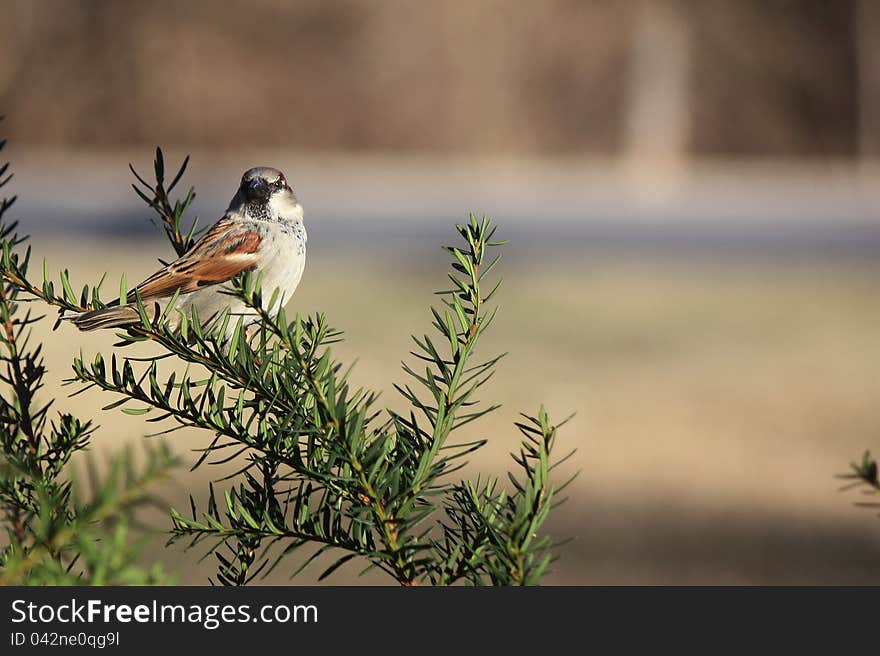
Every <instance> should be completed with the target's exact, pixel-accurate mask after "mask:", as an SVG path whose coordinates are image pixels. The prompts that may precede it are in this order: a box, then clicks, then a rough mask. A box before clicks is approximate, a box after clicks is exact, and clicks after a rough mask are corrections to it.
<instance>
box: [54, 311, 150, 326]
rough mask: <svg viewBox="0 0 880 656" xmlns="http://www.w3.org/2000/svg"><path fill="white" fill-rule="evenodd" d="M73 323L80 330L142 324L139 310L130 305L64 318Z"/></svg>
mask: <svg viewBox="0 0 880 656" xmlns="http://www.w3.org/2000/svg"><path fill="white" fill-rule="evenodd" d="M64 318H65V319H67V320H69V321H72V322H73V325H75V326H76V327H77V328H79V329H80V330H101V329H102V328H119V327H121V326H130V325H131V324H134V323H138V322H140V315H138V311H137V309H135V308H133V307H132V306H130V305H116V306H112V307H103V308H101V309H100V310H92V311H91V312H82V313H80V314H74V315H70V316H66V317H64Z"/></svg>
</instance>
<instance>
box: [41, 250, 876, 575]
mask: <svg viewBox="0 0 880 656" xmlns="http://www.w3.org/2000/svg"><path fill="white" fill-rule="evenodd" d="M154 246H155V248H154ZM71 247H72V248H73V249H74V252H75V253H76V255H75V256H73V257H66V256H65V257H64V259H66V260H67V265H68V266H69V268H70V269H71V271H72V272H73V273H74V279H75V280H76V281H78V282H87V281H88V282H92V281H93V280H95V279H97V278H98V277H99V275H100V273H102V272H103V271H104V270H107V271H109V274H110V275H109V278H108V280H110V281H116V280H118V279H119V275H120V274H121V273H122V271H123V270H125V271H126V273H127V276H128V280H129V281H132V280H134V279H135V278H137V277H138V276H140V275H143V274H146V273H148V272H149V271H150V270H151V269H152V268H153V266H154V264H155V260H154V259H153V258H152V257H147V256H145V253H146V252H155V253H157V254H160V253H161V252H163V251H161V250H157V249H160V248H161V247H160V246H159V245H158V242H153V241H151V242H150V247H149V248H146V247H143V246H138V245H136V244H134V243H132V242H123V241H120V242H104V243H100V242H90V243H71V242H67V243H64V244H62V243H61V242H60V241H59V240H57V239H55V240H52V239H43V240H42V241H38V242H37V243H36V244H35V248H36V255H37V256H38V257H40V256H42V255H43V254H46V255H48V258H49V261H50V263H51V264H52V265H53V268H54V266H57V265H58V264H59V263H60V262H61V259H62V257H63V253H66V252H69V251H68V249H69V248H71ZM62 248H63V249H64V251H62ZM372 255H373V256H372V257H367V256H366V255H365V253H364V252H363V251H355V250H353V249H350V250H347V251H345V252H338V251H337V252H334V254H333V255H329V254H322V256H321V257H320V258H313V259H312V261H311V262H310V264H309V267H308V269H307V273H306V277H305V279H304V281H303V284H302V286H301V288H300V290H299V291H298V292H297V295H296V297H295V299H294V301H293V303H292V304H291V307H292V308H293V309H296V310H297V311H301V312H313V311H317V310H322V311H325V312H326V313H327V314H328V316H329V318H330V319H331V321H332V323H333V324H334V325H336V326H338V327H340V328H342V329H344V330H345V332H346V334H347V341H346V342H345V343H344V344H342V345H340V346H339V347H338V349H337V351H338V354H339V356H340V357H341V358H342V359H343V361H345V362H350V361H352V360H354V359H355V358H356V359H357V365H356V367H355V369H354V373H353V379H354V381H355V382H357V383H359V384H364V385H369V386H371V387H373V388H376V389H381V390H383V391H384V394H385V398H386V400H388V401H389V402H396V401H395V400H394V397H393V394H394V393H393V389H392V387H391V383H392V382H393V381H396V380H400V378H401V376H402V373H401V372H400V369H399V362H400V360H401V358H402V357H403V356H404V355H405V354H406V351H407V350H408V346H407V342H408V335H409V333H410V332H413V331H424V330H426V329H427V327H428V316H429V315H428V313H427V304H428V303H429V302H431V300H432V297H431V294H430V292H431V291H432V290H433V289H435V288H436V287H437V286H438V285H440V286H442V284H443V282H442V281H443V273H444V261H443V259H442V258H441V257H439V256H438V257H437V258H436V259H434V260H427V261H425V260H421V261H419V262H416V261H414V260H413V259H411V258H408V257H406V256H405V255H401V254H396V255H395V254H393V253H390V252H389V253H382V254H378V255H381V257H376V255H377V254H375V253H373V254H372ZM503 274H504V276H505V284H504V288H503V293H502V294H501V295H500V296H499V302H500V304H501V311H500V313H499V315H498V318H497V323H496V324H495V325H494V327H493V329H492V330H491V332H490V333H489V334H487V336H486V343H485V345H484V346H483V353H485V354H489V353H490V352H491V353H494V352H499V351H507V352H509V353H510V355H509V356H508V357H507V358H506V359H505V360H503V361H502V363H501V365H500V371H499V374H498V375H497V376H496V378H495V379H494V380H493V381H492V382H491V383H490V384H489V385H488V386H487V388H486V390H485V392H484V398H486V399H489V400H492V401H498V402H501V403H503V408H502V409H501V410H499V411H497V412H496V413H495V414H494V415H492V416H490V417H488V418H486V419H484V420H482V421H481V422H478V423H477V424H476V425H472V427H469V429H468V431H467V432H468V435H462V436H461V437H462V438H465V437H468V436H486V437H489V438H490V442H489V445H488V446H487V447H485V449H484V450H483V451H482V452H480V453H479V454H477V455H476V457H475V458H474V459H473V461H472V464H471V466H470V470H471V471H476V470H481V471H492V472H499V473H500V472H502V471H503V468H504V467H506V465H507V460H506V459H507V454H508V452H509V451H510V450H511V449H512V448H514V447H515V445H516V442H517V437H516V432H515V431H514V429H513V427H512V425H511V424H512V421H513V420H514V419H515V418H516V415H517V412H519V411H529V412H532V411H534V410H536V409H537V407H538V404H539V403H541V402H544V403H545V404H546V406H547V407H548V409H549V410H550V412H551V413H552V415H553V416H554V417H556V418H559V419H561V418H562V417H563V416H565V415H567V414H568V413H570V412H577V415H576V416H575V418H574V419H573V420H572V421H571V423H570V424H569V425H568V426H566V427H565V428H564V430H563V432H562V436H561V440H560V445H561V448H562V449H565V448H567V447H572V448H574V447H576V448H577V454H576V456H575V458H574V459H573V461H572V463H573V464H572V466H571V467H570V468H569V469H568V471H573V470H574V469H580V470H581V474H580V477H579V478H578V479H577V480H576V481H575V483H574V484H573V485H572V486H571V488H570V489H569V496H570V500H569V501H568V503H567V504H565V505H563V506H562V507H560V508H559V509H558V510H557V511H556V515H555V516H553V517H552V519H551V521H550V523H549V530H550V531H551V533H553V534H554V535H555V536H558V537H560V538H562V537H567V536H573V537H574V538H575V539H574V540H573V541H572V542H570V543H568V544H566V545H565V546H564V547H563V548H562V549H561V550H560V556H561V558H560V560H559V561H558V562H557V563H556V564H555V566H554V570H553V573H552V574H551V575H550V576H549V577H548V578H547V582H548V583H555V584H573V583H578V584H594V583H604V584H638V583H643V584H653V583H666V584H689V583H705V584H711V583H715V584H720V583H746V584H762V583H774V584H778V583H837V584H845V583H874V584H876V583H880V570H878V567H877V555H878V554H880V531H878V530H877V529H878V525H877V524H876V521H875V520H874V519H873V518H872V516H871V514H870V511H865V510H859V509H856V508H853V507H852V505H851V503H852V502H853V501H854V500H857V499H858V497H857V495H856V494H855V493H849V494H846V495H844V494H841V493H838V491H837V489H838V487H839V481H836V480H835V479H834V474H836V473H840V472H842V471H845V469H846V465H847V463H848V462H849V461H850V460H851V459H853V458H854V457H857V456H859V455H860V454H861V452H862V451H863V450H864V449H865V448H868V447H872V446H873V447H880V430H878V428H880V416H878V413H877V410H876V408H877V399H880V375H878V371H880V367H878V365H880V340H878V339H877V327H878V325H880V323H878V320H880V306H878V304H877V289H878V283H880V268H877V267H875V266H872V265H869V264H868V263H866V262H865V261H855V260H846V261H805V260H797V259H789V260H784V261H781V260H774V261H761V260H752V261H744V260H742V259H740V260H736V261H734V260H729V261H722V262H717V261H716V262H713V261H711V260H709V259H702V260H699V259H698V260H692V261H681V262H679V261H673V259H672V258H666V259H662V260H661V259H655V260H650V259H644V258H635V257H632V258H621V259H615V258H605V259H602V260H599V261H593V262H592V263H585V262H582V261H579V259H578V258H574V257H571V256H566V257H564V258H563V259H561V260H560V259H557V258H553V257H541V258H534V259H532V260H525V259H520V260H518V261H514V262H512V263H509V265H508V266H504V267H503ZM115 284H116V283H115V282H111V283H110V286H109V287H108V289H109V288H112V287H113V286H115ZM48 328H49V326H48V325H46V326H45V327H44V329H45V330H48ZM111 341H112V336H111V335H108V334H98V335H80V334H78V333H76V332H75V331H74V330H73V328H72V327H70V326H66V325H65V326H63V327H62V328H61V329H60V330H59V332H57V333H55V334H53V335H52V337H51V338H50V339H49V340H48V341H47V343H46V358H47V362H48V365H49V367H50V369H51V372H50V376H51V381H53V382H52V385H50V386H49V388H48V389H47V390H46V392H45V393H46V394H47V395H56V396H57V404H58V407H59V408H62V409H64V408H74V409H76V411H77V412H78V413H80V414H81V415H87V416H88V415H93V416H95V417H96V418H97V420H98V421H99V423H100V424H101V426H102V428H101V430H100V431H99V433H98V435H97V437H96V439H95V441H94V450H95V451H97V452H103V451H106V450H110V449H115V448H118V447H120V446H121V445H123V444H131V443H138V442H140V441H141V439H142V435H144V434H145V433H147V432H149V431H150V430H154V428H155V427H154V426H150V427H149V428H148V427H147V424H145V423H144V421H143V418H140V417H129V416H126V415H123V414H121V413H120V412H119V411H118V410H117V411H110V412H101V411H98V410H97V408H98V407H100V406H101V405H103V404H105V403H108V402H109V401H110V399H109V398H107V397H106V396H102V395H98V394H95V393H91V392H90V393H88V394H86V395H83V396H78V397H76V398H74V399H69V398H67V397H66V394H67V393H68V392H69V391H70V388H64V389H63V390H61V389H58V388H57V387H54V386H55V385H57V383H58V381H60V380H61V379H62V378H64V377H66V376H67V375H68V373H69V361H70V359H71V356H72V354H73V353H74V352H75V351H76V350H78V349H79V348H83V349H84V351H85V352H86V353H87V354H90V353H94V352H95V351H96V350H97V349H104V351H105V352H106V350H108V349H109V344H110V343H111ZM207 437H208V436H207V435H205V434H201V433H198V432H194V431H191V432H178V433H174V434H172V435H171V436H170V438H168V439H170V440H171V441H172V442H173V443H174V445H175V448H176V449H177V450H178V451H179V452H180V453H181V454H183V455H184V458H185V459H186V460H188V461H189V462H192V458H193V456H192V454H191V453H189V451H188V449H192V448H194V447H197V446H199V445H204V444H205V443H206V442H207ZM216 474H217V472H215V471H212V470H211V469H209V468H203V469H200V470H197V471H196V472H188V471H187V470H186V468H182V469H181V470H180V472H179V474H178V476H177V477H176V478H175V479H174V480H173V481H172V482H171V483H170V484H169V485H168V486H166V487H165V488H164V489H163V490H162V491H161V494H162V497H163V498H164V499H165V500H167V501H168V502H169V503H171V504H174V505H176V506H182V505H185V499H186V495H187V494H189V493H192V494H194V495H196V496H197V497H200V496H202V495H203V494H204V492H205V490H206V488H207V481H208V480H209V478H211V477H213V476H215V475H216ZM154 520H155V521H156V522H158V523H159V525H161V526H165V525H167V522H165V521H164V520H163V519H162V515H161V514H158V513H157V514H155V515H153V516H151V521H154ZM160 547H161V540H157V541H155V543H154V547H153V548H152V549H151V552H150V553H151V555H155V556H158V557H160V558H161V559H162V560H163V561H164V563H165V564H166V567H167V569H169V570H171V571H173V572H175V573H176V574H177V576H178V580H179V581H180V582H181V583H189V584H198V583H204V582H205V581H206V577H207V575H208V574H210V572H211V570H212V567H211V566H210V565H208V564H205V565H200V566H196V565H195V562H196V560H197V557H198V556H199V555H201V552H198V553H190V554H184V553H182V551H181V550H180V549H178V548H175V547H172V548H171V549H169V550H164V551H163V550H162V549H161V548H160ZM311 571H312V573H313V574H314V575H317V573H319V572H320V571H321V570H320V568H315V569H313V570H311ZM357 571H358V568H357V567H355V566H353V565H348V566H346V567H345V568H343V570H342V571H341V572H339V573H338V574H337V575H335V582H336V583H356V582H359V581H360V582H371V583H382V582H384V581H383V579H381V578H378V577H375V576H372V575H370V576H367V577H365V578H363V579H357V578H355V575H356V573H357ZM270 580H271V581H272V582H275V583H284V582H286V580H287V579H286V576H285V575H283V573H282V572H281V571H279V572H278V573H276V574H275V575H274V576H273V577H272V578H271V579H270ZM297 580H298V581H302V582H307V581H312V580H313V578H310V577H309V576H308V575H305V576H303V577H302V578H301V579H297ZM332 581H333V579H331V582H332Z"/></svg>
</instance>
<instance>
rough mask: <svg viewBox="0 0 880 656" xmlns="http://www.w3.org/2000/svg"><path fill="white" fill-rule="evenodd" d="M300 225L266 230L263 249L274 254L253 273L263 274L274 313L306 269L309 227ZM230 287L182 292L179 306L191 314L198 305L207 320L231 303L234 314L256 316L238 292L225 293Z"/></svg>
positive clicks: (264, 293) (265, 306)
mask: <svg viewBox="0 0 880 656" xmlns="http://www.w3.org/2000/svg"><path fill="white" fill-rule="evenodd" d="M297 228H298V229H296V230H290V229H287V230H284V229H282V228H281V226H279V225H277V224H269V225H268V226H266V227H265V228H264V231H263V238H262V241H261V243H260V249H261V251H263V252H269V253H274V255H272V256H270V257H267V258H265V260H264V261H263V262H262V263H261V264H260V265H259V267H258V268H257V269H256V270H255V271H254V272H253V273H254V275H260V278H261V293H262V301H263V309H265V310H266V311H267V312H268V313H269V314H271V315H273V316H274V315H275V314H277V313H278V310H279V309H280V308H281V307H283V306H284V305H285V304H286V303H287V302H288V301H289V300H290V297H291V296H292V295H293V292H294V291H296V288H297V286H298V285H299V281H300V279H301V278H302V275H303V271H304V270H305V264H306V248H305V246H306V243H305V242H306V240H305V229H304V228H303V227H302V224H300V225H299V226H298V227H297ZM230 289H231V285H229V284H224V285H216V286H212V287H206V288H205V289H200V290H199V291H196V292H192V293H190V294H186V295H182V296H180V297H179V298H178V301H177V304H176V305H177V310H179V311H180V312H182V313H184V314H186V315H189V314H191V312H192V310H191V308H192V307H193V306H195V308H196V310H197V312H198V314H199V319H200V320H201V322H202V323H203V324H207V323H209V322H210V320H211V319H212V318H215V317H217V316H219V315H220V314H222V313H223V311H224V310H225V309H226V308H227V307H228V308H229V309H230V312H231V313H232V314H233V315H245V316H253V315H254V311H253V310H252V309H251V308H249V307H247V306H246V305H245V304H244V302H242V301H241V300H240V299H238V298H236V297H235V296H234V295H229V294H226V293H223V292H228V291H230ZM276 289H277V290H278V296H277V298H276V301H275V303H274V305H273V304H271V301H272V297H273V295H274V294H275V290H276ZM235 324H236V321H235V318H234V316H233V318H232V320H231V321H230V330H232V329H234V328H235Z"/></svg>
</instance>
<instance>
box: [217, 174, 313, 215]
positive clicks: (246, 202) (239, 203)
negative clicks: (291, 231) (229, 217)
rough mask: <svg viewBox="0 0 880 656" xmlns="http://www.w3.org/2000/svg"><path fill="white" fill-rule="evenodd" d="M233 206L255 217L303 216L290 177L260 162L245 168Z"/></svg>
mask: <svg viewBox="0 0 880 656" xmlns="http://www.w3.org/2000/svg"><path fill="white" fill-rule="evenodd" d="M229 209H230V210H232V211H237V212H240V213H241V214H244V215H245V216H246V217H247V218H250V219H255V220H262V221H297V220H302V207H301V206H300V204H299V201H298V200H297V198H296V194H295V193H294V191H293V188H292V187H291V186H290V184H288V182H287V178H285V177H284V174H283V173H282V172H281V171H279V170H278V169H273V168H271V167H268V166H256V167H254V168H252V169H248V170H247V171H245V172H244V175H243V176H241V184H240V185H239V187H238V191H237V192H236V193H235V196H234V197H233V199H232V202H231V203H230V204H229Z"/></svg>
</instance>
